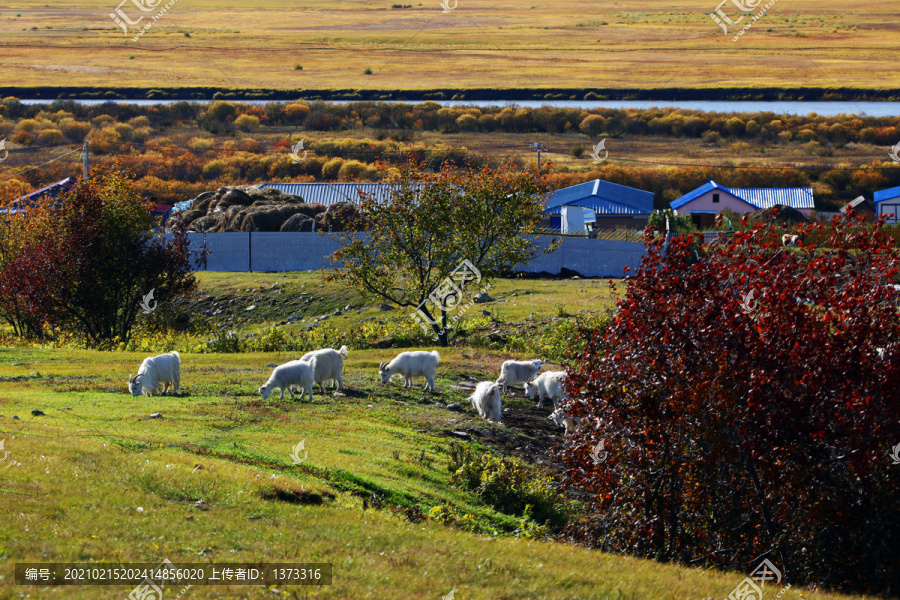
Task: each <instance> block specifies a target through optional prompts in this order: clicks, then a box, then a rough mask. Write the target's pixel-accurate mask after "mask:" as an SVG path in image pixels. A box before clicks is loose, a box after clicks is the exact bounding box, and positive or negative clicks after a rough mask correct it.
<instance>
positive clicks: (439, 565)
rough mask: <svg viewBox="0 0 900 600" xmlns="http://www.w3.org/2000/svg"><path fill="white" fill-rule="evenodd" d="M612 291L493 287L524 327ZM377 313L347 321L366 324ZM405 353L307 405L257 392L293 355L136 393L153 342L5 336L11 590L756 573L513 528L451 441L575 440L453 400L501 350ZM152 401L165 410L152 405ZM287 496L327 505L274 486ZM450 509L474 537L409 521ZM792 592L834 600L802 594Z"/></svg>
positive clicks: (326, 303) (488, 584)
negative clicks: (218, 581) (425, 360)
mask: <svg viewBox="0 0 900 600" xmlns="http://www.w3.org/2000/svg"><path fill="white" fill-rule="evenodd" d="M200 277H201V286H202V287H203V288H204V291H205V292H206V293H213V294H217V295H235V296H237V295H240V294H246V293H248V292H247V291H248V290H249V289H250V288H251V287H256V288H259V287H262V286H268V287H271V286H272V285H275V284H282V285H285V286H299V287H304V288H307V289H310V288H313V289H315V290H316V295H317V296H318V298H319V299H318V302H319V303H320V305H319V306H317V307H316V308H315V309H311V311H310V312H311V313H312V312H316V311H318V310H319V309H320V308H321V309H324V308H327V307H330V306H331V305H338V304H340V303H342V302H345V301H346V297H339V296H334V294H335V293H336V288H332V287H330V285H331V284H318V283H316V279H315V278H314V277H315V276H314V275H310V274H306V275H294V274H291V275H286V276H285V275H284V274H255V273H254V274H201V275H200ZM285 279H287V280H288V281H285ZM600 284H601V282H598V281H582V280H576V281H573V280H566V281H556V282H545V281H538V282H536V281H527V282H522V281H520V280H513V281H500V282H498V283H497V286H496V290H497V293H496V294H495V295H496V296H497V297H502V298H504V299H506V300H507V301H506V302H505V303H500V304H506V305H507V307H508V314H507V317H508V319H509V320H510V321H513V320H523V319H526V318H527V317H528V316H529V315H530V313H531V312H536V311H544V310H566V311H570V312H574V311H578V310H580V309H583V308H596V307H597V306H598V305H608V302H609V297H608V296H606V297H603V298H601V297H599V292H597V290H596V289H592V286H598V285H600ZM317 285H325V287H323V288H318V287H316V286H317ZM523 286H526V287H529V288H531V291H534V292H535V293H533V294H528V299H527V301H521V302H520V301H517V300H516V298H519V296H513V295H512V294H513V293H516V294H518V292H516V290H519V289H521V288H522V287H523ZM552 290H555V292H554V291H552ZM293 291H297V290H293ZM371 310H373V309H372V308H371V307H369V308H366V309H365V310H364V312H363V313H362V314H360V315H356V314H355V313H354V315H353V317H349V316H347V315H344V316H342V317H340V319H343V320H344V321H343V323H344V324H343V326H344V327H353V326H354V325H353V319H363V318H367V317H366V312H368V311H371ZM268 318H272V319H277V318H278V315H276V314H274V313H272V314H270V315H269V317H268ZM522 324H523V325H524V322H523V323H522ZM248 327H252V325H249V326H248ZM394 352H395V351H394V350H390V349H385V350H365V351H359V350H354V351H352V352H351V354H350V356H349V358H348V361H347V364H346V367H345V386H346V390H345V393H344V394H339V395H334V396H332V395H328V396H321V395H318V394H317V395H316V397H315V399H314V401H313V402H312V403H309V402H299V401H298V402H291V401H290V400H287V399H286V400H284V401H280V400H278V399H277V398H275V397H273V398H272V399H270V400H268V401H261V400H260V398H259V396H258V395H257V394H256V392H255V390H256V387H257V386H258V385H260V384H261V383H262V382H263V381H264V380H265V378H266V376H267V374H268V369H267V368H266V367H265V365H266V364H267V363H269V362H279V361H282V360H285V359H287V358H289V356H288V355H285V354H279V353H266V354H228V355H222V354H194V353H190V352H185V353H184V354H183V355H182V361H183V371H182V373H183V375H182V382H183V389H182V393H181V395H179V396H177V397H169V396H166V397H156V398H132V397H131V396H129V395H127V392H126V390H125V383H124V382H125V378H126V377H127V374H128V373H129V372H133V371H134V369H135V368H136V366H137V364H138V363H139V361H140V360H141V359H142V358H143V355H142V354H137V353H127V352H112V353H108V352H95V351H89V350H77V349H71V348H68V349H54V348H48V347H22V346H16V347H3V348H0V439H4V440H5V451H8V452H9V454H8V455H7V457H6V459H5V460H4V464H0V469H2V473H3V476H2V477H3V478H2V483H0V492H2V500H3V501H2V502H0V517H2V525H0V573H2V575H3V578H2V579H0V598H18V597H22V596H21V594H30V597H40V598H63V597H79V598H121V597H122V596H124V595H127V593H128V592H129V591H130V588H128V589H126V588H122V587H120V586H112V587H90V588H88V587H84V588H82V587H75V588H72V587H69V588H40V587H33V588H23V587H18V586H13V585H12V566H13V564H14V563H16V562H23V561H29V560H30V561H97V562H100V561H113V562H118V561H122V562H142V561H148V562H155V561H161V560H162V559H163V558H169V560H171V561H173V562H176V563H178V562H226V561H227V562H239V561H248V562H251V561H253V562H255V561H270V562H275V561H296V562H331V563H333V565H334V583H333V584H332V585H331V586H326V587H321V588H310V587H304V588H299V587H298V588H292V587H284V588H278V591H280V592H281V593H282V595H283V597H290V598H354V599H356V598H381V597H390V598H397V599H407V598H409V599H420V598H435V599H437V598H440V597H442V596H443V595H445V594H447V593H448V592H449V591H450V590H451V589H454V588H455V589H456V590H457V592H456V598H457V599H460V600H469V599H476V598H484V599H487V598H491V599H498V598H502V599H513V598H516V599H519V598H534V599H538V598H540V599H548V598H549V599H555V598H571V599H576V598H577V599H589V598H597V599H601V598H617V599H625V598H633V599H638V598H706V597H715V598H721V597H725V596H726V595H727V594H728V593H729V592H730V591H731V590H732V589H733V588H734V587H735V585H737V583H738V582H740V581H741V579H742V578H743V576H744V575H743V574H738V573H726V574H723V573H716V572H710V571H705V570H702V569H685V568H679V567H676V566H672V565H662V564H658V563H655V562H653V561H647V560H637V559H633V558H627V557H620V556H612V555H605V554H601V553H599V552H596V551H592V550H588V549H584V548H579V547H576V546H572V545H567V544H564V543H560V542H550V541H534V540H528V539H523V538H516V537H515V536H514V535H511V533H510V532H511V531H513V530H514V528H515V527H516V526H517V522H516V521H517V520H516V519H515V518H514V517H512V516H510V515H505V514H502V513H500V512H498V511H496V510H494V509H492V508H490V507H489V506H485V505H484V504H483V503H482V502H481V501H480V499H479V497H478V496H476V495H475V494H472V493H470V492H464V491H461V490H459V489H457V488H455V487H454V486H452V485H450V484H449V474H448V472H447V469H446V465H447V456H448V449H449V447H450V444H451V440H452V439H453V438H451V437H450V436H449V434H450V432H451V431H470V432H472V438H473V441H472V442H466V443H471V444H474V445H475V446H476V447H477V448H479V449H480V450H482V451H494V452H504V451H505V450H506V449H513V448H526V449H528V451H529V452H530V453H531V455H532V457H531V460H530V462H532V463H533V464H534V465H537V466H548V465H546V463H545V460H546V458H545V457H546V451H547V448H548V447H549V446H550V445H553V444H555V443H559V442H560V441H561V440H560V439H559V438H558V434H555V433H554V434H552V435H550V436H548V435H547V434H546V432H540V431H536V429H534V428H532V427H530V426H528V424H531V423H537V422H538V420H543V421H547V420H546V419H545V418H544V416H545V415H544V413H546V411H540V410H539V409H536V408H534V407H533V406H532V403H531V402H529V401H527V400H525V399H524V398H522V397H521V396H514V397H509V398H507V399H506V400H505V406H506V407H508V408H510V412H509V413H507V415H508V416H507V417H506V420H507V427H505V428H501V427H496V426H493V425H492V426H488V427H485V425H484V423H483V422H482V421H480V419H478V418H477V417H476V416H475V415H474V413H473V412H472V411H471V409H469V410H468V411H464V412H451V411H449V410H447V409H446V405H447V404H449V403H452V402H461V401H463V400H464V397H465V395H466V394H465V393H464V392H462V391H459V390H454V389H453V388H452V386H453V385H454V384H456V383H457V382H458V381H460V380H461V379H463V378H464V377H465V376H471V377H475V378H479V379H481V378H490V377H493V374H494V373H495V372H496V370H497V367H498V365H499V362H500V361H501V360H502V359H504V358H505V357H506V356H508V355H507V354H505V353H499V352H492V351H485V350H483V349H478V348H466V347H454V348H452V349H445V350H442V355H443V361H442V364H441V368H440V370H439V377H438V382H437V383H438V389H437V392H436V393H434V394H425V393H423V391H422V390H421V389H420V388H419V389H413V390H402V389H401V388H400V387H399V385H397V384H394V385H393V386H390V387H384V386H382V385H380V383H378V382H377V381H378V380H377V367H378V363H379V362H380V361H381V360H383V359H385V358H387V357H388V356H391V355H392V354H393V353H394ZM32 409H40V410H42V411H43V412H44V413H45V414H44V415H43V416H32V414H31V410H32ZM156 412H159V413H161V415H162V418H155V419H150V418H148V417H149V416H150V414H152V413H156ZM14 416H16V417H18V419H13V417H14ZM529 417H534V419H531V420H529ZM485 430H486V431H485ZM539 434H541V435H539ZM301 440H302V441H304V442H305V450H306V451H308V455H307V458H306V460H305V461H303V462H302V463H301V464H300V465H295V464H293V462H294V461H293V460H292V458H291V451H292V448H293V447H294V446H295V445H296V444H297V443H298V442H300V441H301ZM277 490H283V491H284V490H287V491H288V492H290V491H292V490H296V491H298V492H300V493H301V494H310V496H307V498H310V499H312V498H313V497H314V496H313V495H317V496H318V497H319V498H321V499H322V500H323V501H322V503H321V504H313V503H290V502H284V501H279V500H274V499H268V498H271V497H272V495H273V493H275V492H276V491H277ZM372 494H375V495H377V496H379V497H381V498H384V499H385V505H384V507H383V508H381V509H380V510H378V509H372V508H369V509H368V510H365V509H364V507H363V504H362V497H371V495H372ZM447 503H453V504H454V505H455V506H457V507H458V508H459V510H460V511H461V512H463V513H467V514H471V515H473V517H472V519H473V521H475V522H476V523H478V526H477V527H475V528H473V529H475V531H462V530H459V529H455V528H448V527H445V526H443V525H440V524H438V523H436V522H434V521H433V520H430V519H426V520H423V521H418V522H410V521H409V520H408V519H407V518H406V516H405V514H404V511H403V508H406V507H411V506H418V507H420V508H421V509H423V510H425V512H427V509H428V508H429V507H431V506H436V505H441V504H447ZM139 507H140V509H141V510H140V511H139V510H138V508H139ZM393 507H399V510H397V511H394V510H391V509H392V508H393ZM413 521H416V519H413ZM495 533H497V534H499V535H495ZM262 594H266V595H268V593H267V591H266V590H264V589H262V588H260V587H237V586H233V587H226V586H221V587H194V588H191V589H190V590H188V591H187V592H186V595H185V596H182V597H184V598H225V597H227V598H246V597H258V596H260V595H262ZM782 597H783V598H786V599H788V600H790V599H792V598H823V599H824V598H832V597H834V598H837V597H838V596H833V595H830V594H827V593H820V592H813V591H799V590H796V589H791V590H788V591H787V592H786V593H785V594H784V596H782Z"/></svg>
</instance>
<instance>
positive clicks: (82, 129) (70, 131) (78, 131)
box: [59, 119, 91, 142]
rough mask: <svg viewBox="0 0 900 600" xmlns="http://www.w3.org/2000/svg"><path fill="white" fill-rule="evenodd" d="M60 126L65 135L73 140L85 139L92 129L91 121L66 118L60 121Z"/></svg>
mask: <svg viewBox="0 0 900 600" xmlns="http://www.w3.org/2000/svg"><path fill="white" fill-rule="evenodd" d="M59 127H60V129H61V130H62V132H63V135H64V136H66V137H67V138H69V140H71V141H73V142H80V141H82V140H84V138H85V137H86V136H87V134H88V133H89V132H90V131H91V124H90V123H87V122H85V121H75V120H73V119H64V120H62V121H60V124H59Z"/></svg>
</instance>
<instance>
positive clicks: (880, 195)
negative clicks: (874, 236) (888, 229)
mask: <svg viewBox="0 0 900 600" xmlns="http://www.w3.org/2000/svg"><path fill="white" fill-rule="evenodd" d="M875 213H876V214H877V215H878V216H879V217H881V216H883V215H893V216H888V217H887V218H886V219H885V223H889V224H891V225H897V224H900V187H895V188H890V189H888V190H881V191H880V192H875Z"/></svg>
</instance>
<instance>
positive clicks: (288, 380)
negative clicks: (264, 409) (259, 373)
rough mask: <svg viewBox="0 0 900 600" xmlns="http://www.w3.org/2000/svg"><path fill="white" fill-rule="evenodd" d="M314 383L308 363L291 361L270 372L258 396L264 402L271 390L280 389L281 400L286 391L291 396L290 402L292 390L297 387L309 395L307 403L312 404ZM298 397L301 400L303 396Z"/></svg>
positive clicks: (292, 397)
mask: <svg viewBox="0 0 900 600" xmlns="http://www.w3.org/2000/svg"><path fill="white" fill-rule="evenodd" d="M315 381H316V376H315V374H314V373H313V368H312V366H311V365H310V364H309V363H307V362H303V361H302V360H292V361H291V362H286V363H284V364H283V365H279V366H277V367H275V368H274V369H273V370H272V375H271V376H269V380H268V381H267V382H266V384H265V385H263V386H262V387H260V388H259V395H260V396H262V399H263V400H266V399H268V398H269V396H271V395H272V390H274V389H275V388H280V389H281V399H282V400H284V390H287V391H288V393H289V394H290V395H291V400H293V399H294V390H293V389H292V388H293V387H294V386H297V387H300V388H303V391H304V392H305V393H308V394H309V401H310V402H312V399H313V395H312V392H313V385H315ZM300 397H301V398H302V397H303V394H300Z"/></svg>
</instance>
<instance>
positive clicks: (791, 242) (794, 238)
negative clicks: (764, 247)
mask: <svg viewBox="0 0 900 600" xmlns="http://www.w3.org/2000/svg"><path fill="white" fill-rule="evenodd" d="M799 241H800V236H799V235H791V234H789V233H786V234H784V235H783V236H781V245H782V246H796V245H797V242H799Z"/></svg>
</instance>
